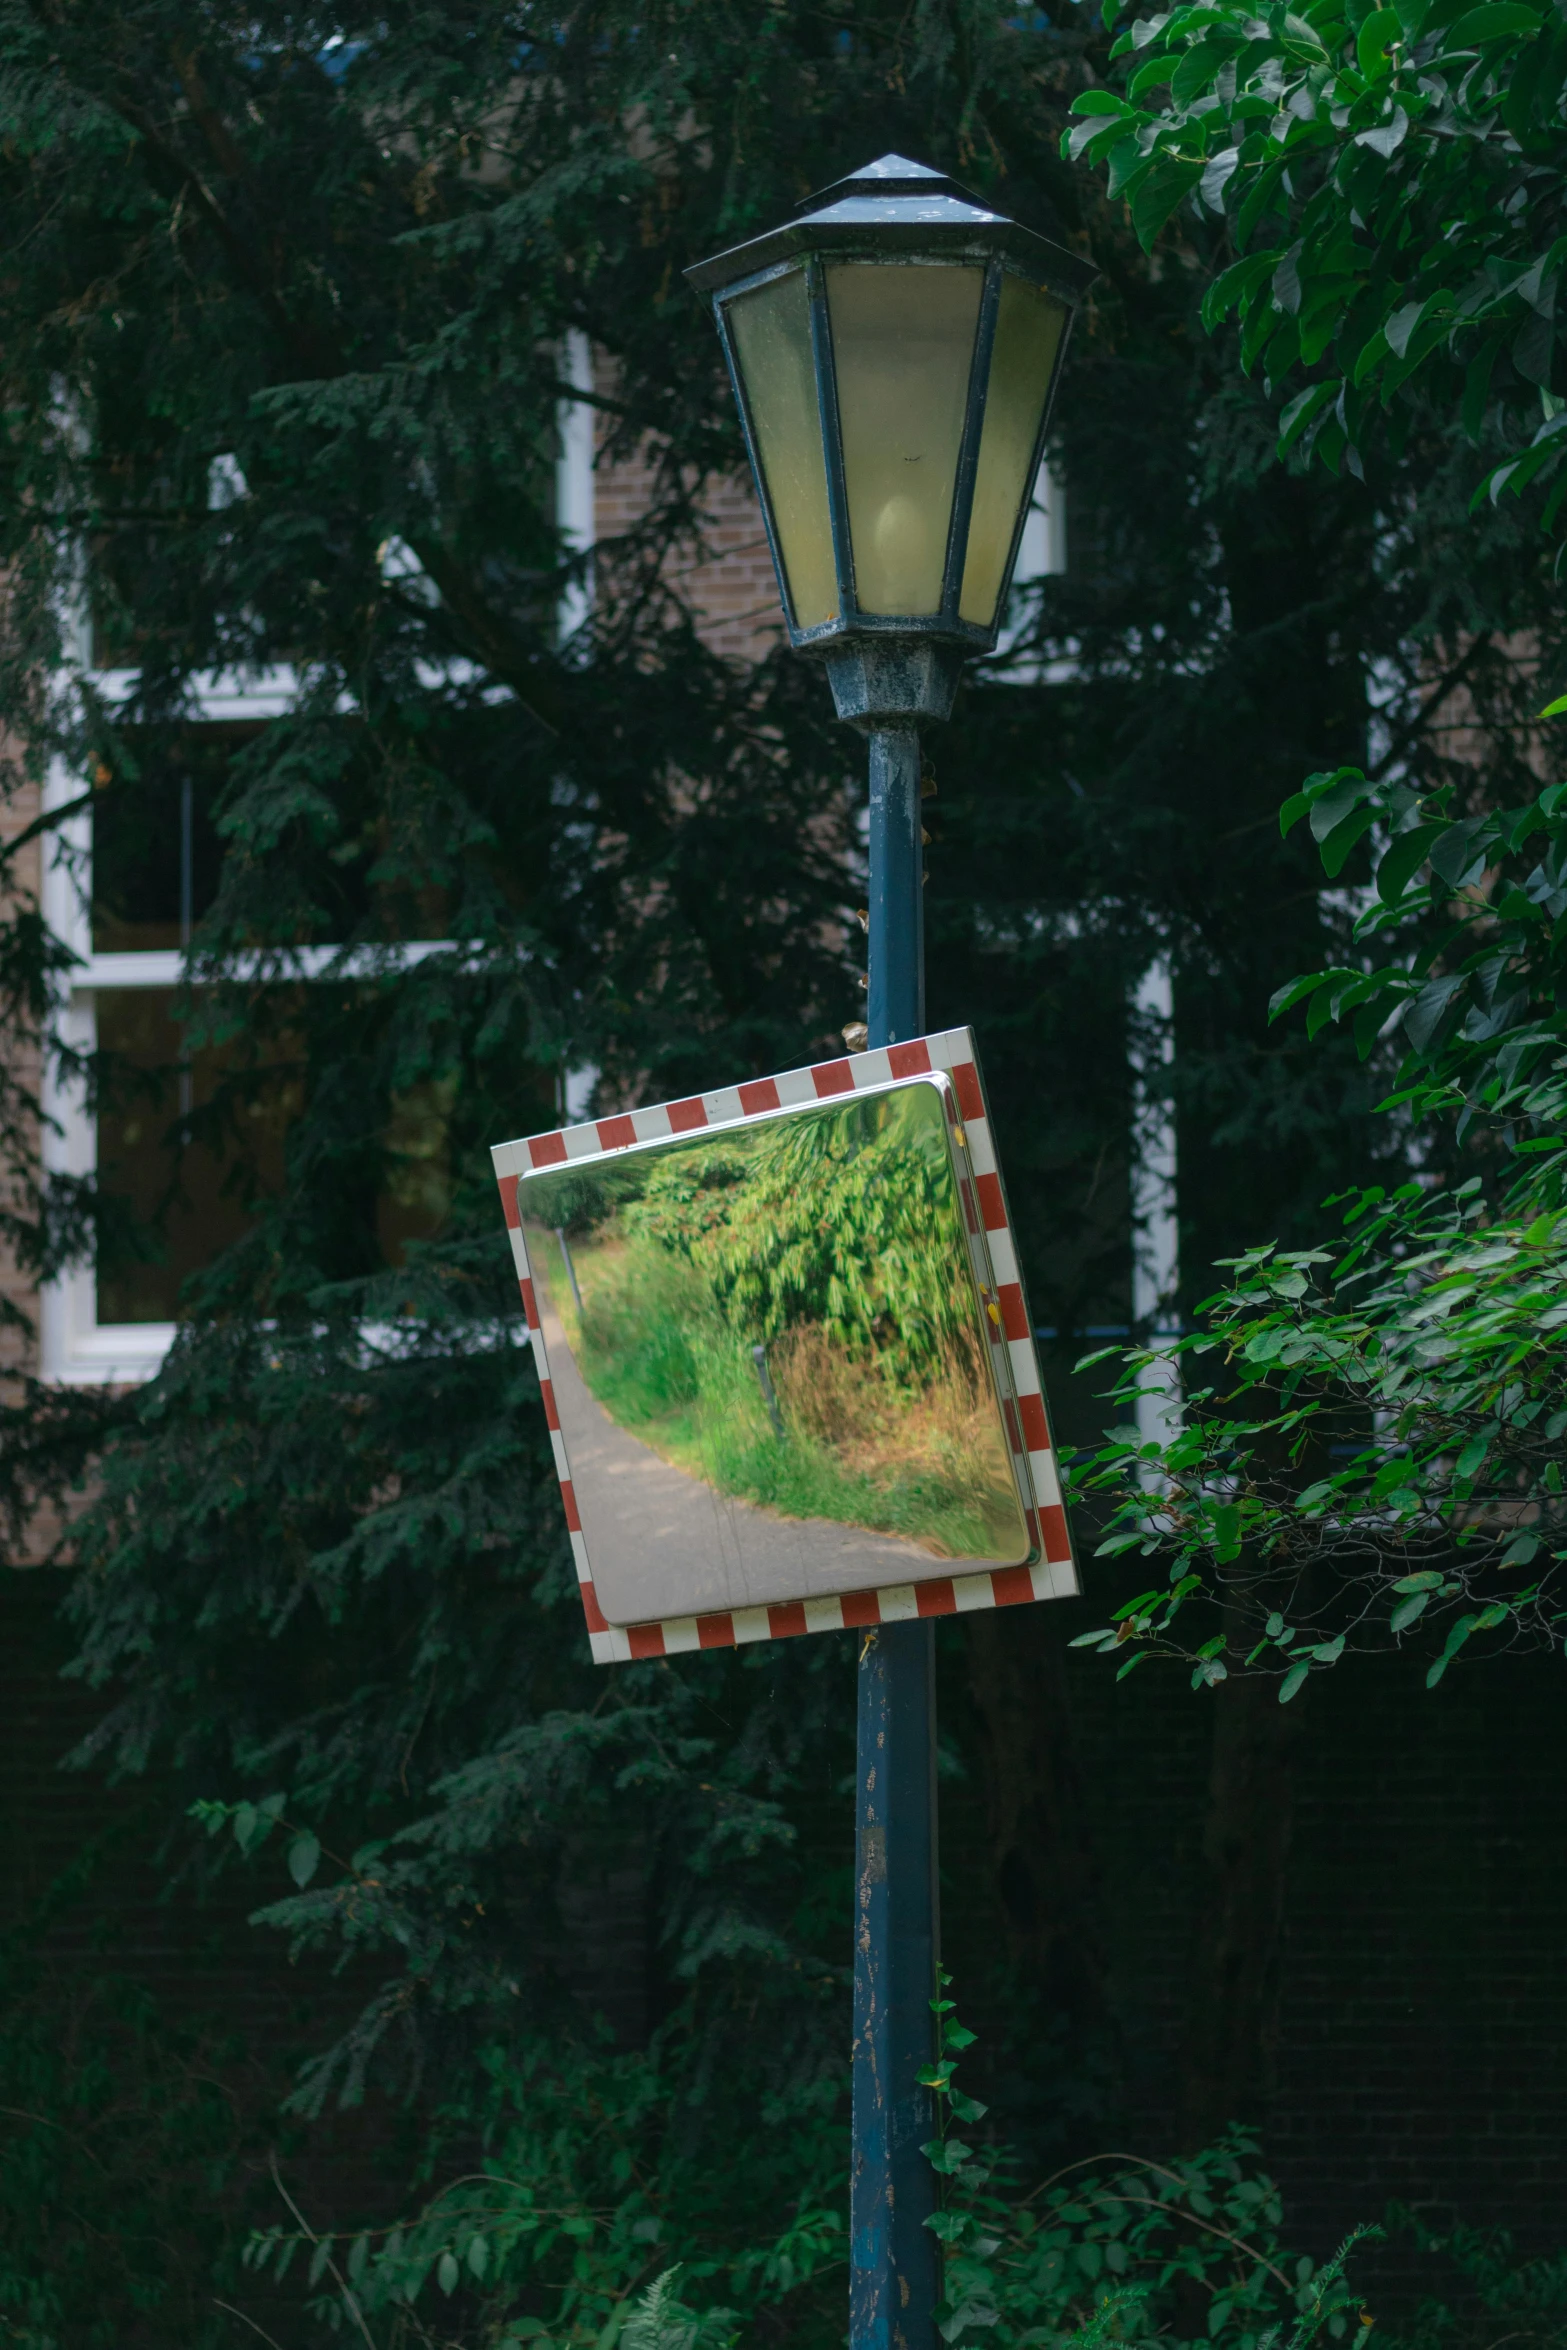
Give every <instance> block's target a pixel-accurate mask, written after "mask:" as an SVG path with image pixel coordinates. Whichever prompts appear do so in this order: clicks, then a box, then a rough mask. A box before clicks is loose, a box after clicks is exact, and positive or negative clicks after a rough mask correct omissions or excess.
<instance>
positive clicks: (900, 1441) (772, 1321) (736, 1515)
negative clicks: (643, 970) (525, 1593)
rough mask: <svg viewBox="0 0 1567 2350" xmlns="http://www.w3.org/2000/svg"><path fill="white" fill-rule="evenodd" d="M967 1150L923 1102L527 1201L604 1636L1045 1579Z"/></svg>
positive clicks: (592, 1177) (800, 1111)
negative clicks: (814, 1603) (668, 1622)
mask: <svg viewBox="0 0 1567 2350" xmlns="http://www.w3.org/2000/svg"><path fill="white" fill-rule="evenodd" d="M960 1135H961V1128H960V1127H959V1125H958V1122H957V1116H956V1109H955V1105H954V1103H953V1099H952V1094H951V1089H950V1086H949V1084H948V1081H947V1080H946V1078H945V1077H944V1076H942V1075H940V1074H933V1075H931V1076H925V1077H920V1078H916V1079H913V1080H909V1081H905V1082H903V1083H897V1084H891V1085H887V1086H883V1087H880V1088H876V1089H874V1090H868V1091H864V1092H860V1093H856V1094H853V1095H850V1096H847V1097H843V1098H839V1099H836V1100H828V1101H823V1102H816V1103H810V1104H807V1105H805V1106H802V1107H797V1108H792V1109H787V1110H783V1111H779V1112H775V1113H772V1114H769V1115H765V1116H762V1117H759V1118H757V1119H755V1120H752V1121H747V1122H744V1123H740V1124H735V1125H731V1126H721V1127H716V1128H709V1129H706V1130H704V1131H701V1132H698V1133H694V1134H690V1135H684V1134H682V1135H677V1136H675V1137H673V1138H671V1139H669V1140H666V1141H659V1142H656V1143H649V1144H642V1145H636V1146H634V1147H632V1148H630V1149H627V1150H623V1151H617V1152H613V1153H609V1154H606V1155H605V1156H603V1157H593V1158H588V1159H579V1160H576V1161H574V1162H572V1163H570V1164H568V1165H564V1166H561V1165H555V1166H551V1167H549V1168H547V1169H544V1170H541V1171H538V1172H535V1173H532V1174H528V1175H524V1176H523V1177H522V1179H521V1181H520V1182H519V1185H518V1194H517V1206H518V1213H519V1215H520V1217H521V1223H522V1232H523V1238H524V1242H525V1245H526V1249H527V1255H528V1260H529V1268H530V1272H531V1275H532V1279H533V1285H534V1294H535V1299H536V1304H537V1310H538V1314H539V1319H540V1324H541V1328H542V1335H543V1339H544V1345H545V1351H546V1354H547V1357H548V1363H549V1376H550V1381H551V1387H552V1390H553V1396H554V1405H555V1411H556V1413H557V1414H558V1417H559V1424H560V1432H561V1437H562V1440H563V1442H564V1445H565V1449H566V1454H567V1459H568V1462H569V1467H570V1475H571V1482H572V1489H573V1493H574V1497H575V1501H576V1507H577V1513H578V1516H579V1517H580V1520H581V1527H582V1534H583V1539H584V1541H585V1543H586V1546H587V1551H588V1557H589V1561H590V1563H591V1568H592V1576H593V1583H594V1590H595V1594H596V1598H597V1603H598V1605H599V1607H600V1608H601V1609H602V1611H603V1613H604V1616H605V1618H606V1620H607V1621H608V1622H609V1623H611V1624H633V1623H645V1622H649V1621H651V1620H653V1619H656V1618H662V1617H671V1616H682V1615H689V1614H693V1613H701V1612H705V1611H707V1610H720V1609H727V1608H738V1607H752V1606H760V1605H766V1604H772V1603H777V1602H782V1601H787V1600H798V1599H811V1598H816V1597H823V1598H825V1597H828V1596H830V1595H832V1594H838V1593H845V1592H851V1591H858V1590H869V1589H877V1588H880V1587H885V1586H887V1585H892V1584H900V1583H913V1582H918V1581H920V1580H921V1579H922V1578H925V1577H931V1576H942V1575H950V1574H951V1573H952V1572H953V1569H954V1567H955V1566H956V1567H958V1568H959V1569H960V1570H963V1569H967V1570H968V1571H971V1572H972V1571H973V1570H975V1569H977V1568H980V1567H997V1566H1011V1565H1019V1564H1021V1563H1023V1562H1024V1561H1025V1560H1028V1559H1029V1558H1030V1557H1031V1555H1033V1554H1032V1553H1031V1549H1030V1542H1029V1534H1028V1527H1027V1521H1026V1518H1025V1514H1024V1503H1025V1492H1026V1489H1025V1488H1023V1487H1021V1486H1020V1479H1025V1478H1026V1475H1027V1472H1026V1469H1025V1467H1024V1466H1023V1463H1022V1462H1021V1460H1020V1459H1019V1458H1018V1457H1017V1456H1015V1455H1014V1454H1013V1452H1012V1449H1011V1446H1010V1445H1009V1443H1008V1439H1007V1432H1006V1421H1005V1418H1004V1416H1003V1409H1002V1402H1001V1395H1000V1392H999V1390H998V1386H997V1378H998V1356H999V1357H1000V1358H1001V1360H1002V1362H1004V1360H1005V1352H1004V1348H1002V1347H1000V1346H999V1345H998V1343H997V1338H998V1336H999V1331H998V1328H997V1325H996V1322H995V1317H994V1314H993V1312H992V1306H993V1300H992V1299H991V1298H989V1297H988V1296H987V1294H986V1291H985V1286H984V1285H985V1283H986V1281H987V1279H988V1268H987V1267H986V1266H985V1264H984V1262H983V1260H981V1262H980V1264H979V1265H978V1266H976V1262H975V1259H974V1256H973V1255H972V1253H971V1243H970V1237H969V1231H968V1225H967V1221H966V1219H965V1216H964V1212H963V1198H962V1192H961V1189H960V1181H959V1178H960V1174H962V1173H963V1172H964V1171H965V1168H964V1162H963V1159H962V1150H963V1145H962V1142H961V1140H960ZM976 1245H978V1246H980V1247H982V1246H983V1243H982V1242H978V1243H976ZM999 1375H1002V1376H1004V1375H1005V1374H1004V1372H1003V1373H1001V1374H999ZM1029 1498H1031V1497H1029Z"/></svg>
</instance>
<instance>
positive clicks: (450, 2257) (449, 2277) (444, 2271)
mask: <svg viewBox="0 0 1567 2350" xmlns="http://www.w3.org/2000/svg"><path fill="white" fill-rule="evenodd" d="M460 2274H461V2271H460V2270H459V2268H458V2266H457V2256H456V2254H455V2253H453V2252H450V2251H447V2252H443V2253H442V2254H441V2257H440V2259H439V2260H438V2261H437V2262H436V2264H435V2281H436V2283H437V2284H438V2285H439V2286H440V2288H441V2291H442V2292H443V2293H455V2291H456V2290H457V2279H458V2277H459V2275H460Z"/></svg>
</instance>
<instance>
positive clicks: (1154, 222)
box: [1131, 155, 1203, 253]
mask: <svg viewBox="0 0 1567 2350" xmlns="http://www.w3.org/2000/svg"><path fill="white" fill-rule="evenodd" d="M1202 175H1203V164H1202V161H1201V159H1199V160H1198V161H1196V162H1190V161H1188V160H1187V159H1186V158H1185V157H1184V156H1180V155H1161V156H1159V157H1157V158H1156V160H1155V161H1154V162H1153V163H1152V164H1151V165H1150V167H1149V169H1148V171H1147V173H1146V174H1145V175H1144V177H1143V178H1142V179H1141V180H1140V181H1139V182H1138V185H1137V187H1136V189H1135V191H1134V192H1133V195H1132V199H1131V206H1132V226H1133V228H1135V229H1136V231H1137V236H1138V242H1139V243H1140V244H1141V246H1142V248H1143V251H1144V252H1145V253H1146V252H1149V251H1151V250H1152V247H1153V242H1154V239H1155V238H1156V237H1157V236H1158V234H1159V231H1160V230H1161V229H1162V228H1163V226H1164V224H1165V222H1166V221H1167V220H1168V219H1169V217H1170V215H1171V213H1172V212H1173V211H1174V210H1175V208H1176V206H1177V204H1179V203H1180V201H1181V199H1182V197H1183V196H1186V195H1189V194H1190V192H1191V190H1192V189H1193V188H1195V187H1196V185H1197V183H1198V181H1199V180H1200V179H1201V178H1202Z"/></svg>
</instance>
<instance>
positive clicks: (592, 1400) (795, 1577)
mask: <svg viewBox="0 0 1567 2350" xmlns="http://www.w3.org/2000/svg"><path fill="white" fill-rule="evenodd" d="M534 1294H535V1297H536V1299H537V1302H538V1308H539V1314H540V1318H541V1320H542V1322H543V1325H544V1344H545V1346H546V1348H547V1349H548V1352H549V1359H550V1381H551V1384H552V1386H553V1388H554V1390H555V1408H556V1410H557V1412H558V1413H559V1414H560V1429H561V1434H562V1436H563V1437H564V1438H565V1440H566V1457H567V1459H568V1460H569V1462H570V1464H571V1483H572V1490H573V1492H574V1493H575V1494H576V1497H577V1511H578V1515H579V1516H580V1517H581V1520H582V1532H583V1536H584V1538H585V1540H586V1542H587V1546H588V1557H589V1560H590V1561H591V1563H592V1568H593V1588H594V1592H595V1595H596V1596H597V1599H598V1603H599V1606H600V1607H601V1608H602V1609H603V1611H604V1613H605V1615H606V1617H607V1618H608V1619H609V1621H610V1622H611V1623H612V1624H635V1623H645V1622H648V1621H650V1620H651V1619H652V1618H654V1617H656V1616H686V1615H693V1614H698V1613H703V1612H705V1611H707V1610H708V1609H719V1608H733V1607H760V1606H764V1605H766V1604H767V1603H768V1602H769V1601H771V1602H777V1601H779V1600H785V1599H826V1598H827V1597H829V1596H830V1595H831V1594H832V1593H834V1592H840V1591H872V1590H875V1589H876V1588H877V1587H878V1585H881V1584H886V1583H912V1582H915V1581H917V1580H919V1579H920V1578H921V1577H923V1576H927V1575H949V1574H951V1573H952V1562H951V1561H950V1560H944V1559H937V1558H932V1556H931V1554H930V1552H929V1551H928V1550H921V1549H920V1548H919V1547H918V1546H917V1544H915V1543H912V1542H900V1541H898V1540H897V1539H896V1537H895V1536H893V1535H890V1534H870V1533H867V1532H866V1531H865V1530H864V1529H863V1528H862V1527H858V1526H840V1525H837V1524H836V1523H834V1522H833V1521H832V1520H830V1519H827V1518H781V1517H778V1516H776V1515H775V1514H774V1513H773V1511H771V1510H766V1509H759V1508H757V1507H756V1505H755V1504H754V1503H752V1502H747V1501H736V1500H734V1499H732V1498H731V1497H730V1496H729V1495H727V1494H722V1493H715V1492H714V1490H713V1488H712V1487H711V1486H710V1485H706V1484H704V1483H703V1482H702V1480H701V1478H699V1477H690V1476H688V1475H687V1474H686V1472H685V1470H684V1469H676V1468H672V1467H671V1466H670V1464H669V1462H668V1461H665V1460H661V1459H660V1458H659V1456H658V1454H657V1453H656V1452H654V1451H653V1450H652V1448H651V1446H649V1445H646V1444H643V1443H642V1442H641V1441H640V1440H639V1439H638V1438H637V1437H635V1436H632V1435H630V1434H628V1433H627V1431H626V1430H625V1429H624V1428H620V1427H617V1426H616V1424H615V1422H614V1421H613V1420H612V1419H611V1418H610V1416H609V1414H608V1413H607V1412H606V1411H605V1409H604V1407H603V1405H602V1404H601V1403H600V1402H599V1401H598V1399H597V1398H596V1397H595V1396H593V1395H591V1394H590V1393H589V1392H588V1388H587V1386H586V1384H585V1382H584V1380H583V1377H582V1374H581V1372H580V1371H579V1370H578V1369H577V1366H576V1363H575V1361H574V1360H573V1359H572V1355H571V1351H570V1349H569V1347H568V1346H567V1344H566V1334H565V1332H564V1330H563V1329H562V1328H561V1325H560V1320H559V1317H558V1316H557V1314H556V1313H555V1310H554V1307H553V1306H552V1304H551V1303H550V1300H549V1298H548V1296H547V1295H546V1293H545V1289H544V1284H543V1283H542V1282H535V1284H534Z"/></svg>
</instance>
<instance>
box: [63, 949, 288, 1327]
mask: <svg viewBox="0 0 1567 2350" xmlns="http://www.w3.org/2000/svg"><path fill="white" fill-rule="evenodd" d="M173 1004H174V998H173V995H172V992H171V991H169V990H167V989H164V988H126V989H124V990H120V989H109V988H104V989H101V990H100V991H99V994H98V1047H99V1050H100V1052H103V1053H106V1054H112V1055H113V1056H114V1057H115V1061H116V1063H117V1064H118V1066H117V1069H116V1072H115V1077H114V1098H113V1100H112V1102H110V1103H106V1104H105V1105H104V1107H102V1108H101V1109H100V1111H99V1114H98V1175H99V1181H100V1183H101V1185H102V1187H103V1189H104V1190H105V1191H107V1192H110V1193H112V1194H113V1195H114V1197H115V1199H116V1200H117V1201H119V1202H120V1203H121V1205H122V1207H123V1209H124V1211H125V1214H126V1217H127V1218H128V1221H129V1227H130V1235H131V1244H132V1249H133V1250H140V1249H144V1250H145V1251H146V1256H147V1261H145V1262H138V1261H136V1260H135V1257H134V1255H133V1254H132V1253H131V1251H130V1250H127V1251H126V1252H124V1253H123V1254H122V1253H121V1252H120V1251H119V1250H116V1251H115V1253H114V1255H113V1256H112V1257H106V1258H105V1259H104V1260H103V1261H101V1262H100V1264H99V1268H98V1319H99V1321H100V1322H172V1321H173V1320H174V1319H175V1318H176V1315H177V1314H178V1311H179V1293H180V1285H181V1283H182V1282H183V1281H184V1280H185V1279H186V1277H187V1275H189V1274H191V1273H194V1272H196V1271H197V1270H198V1269H199V1268H200V1267H201V1266H203V1265H207V1264H210V1263H211V1262H212V1260H213V1259H214V1258H215V1257H216V1256H217V1255H218V1254H219V1253H220V1252H221V1251H222V1250H223V1249H225V1248H227V1247H228V1246H229V1245H230V1244H231V1243H232V1242H233V1241H236V1240H238V1239H239V1238H240V1236H241V1234H242V1233H244V1232H245V1231H246V1230H247V1229H248V1228H249V1225H250V1221H251V1218H250V1214H249V1203H250V1202H251V1201H252V1200H253V1199H254V1198H255V1197H256V1196H257V1194H258V1193H259V1192H265V1191H276V1190H277V1189H279V1188H280V1186H281V1183H282V1177H283V1136H284V1132H285V1129H286V1128H287V1126H288V1123H289V1121H290V1119H291V1118H292V1117H293V1116H294V1115H295V1114H296V1113H297V1110H298V1105H299V1093H298V1083H297V1079H296V1078H295V1077H294V1075H293V1074H292V1072H285V1071H283V1070H276V1071H274V1072H272V1073H270V1074H269V1073H268V1072H267V1071H266V1070H265V1069H263V1070H260V1071H258V1072H256V1073H255V1075H254V1080H253V1082H247V1084H246V1086H245V1088H244V1089H243V1091H242V1092H241V1093H240V1094H239V1096H238V1098H236V1099H235V1100H234V1101H233V1102H232V1104H226V1105H225V1117H224V1127H223V1131H222V1133H221V1134H219V1135H215V1136H212V1137H210V1138H206V1137H204V1138H203V1139H202V1140H201V1141H196V1142H192V1143H191V1144H190V1146H189V1147H188V1148H187V1149H185V1150H183V1151H181V1150H180V1149H179V1148H178V1144H177V1137H176V1134H175V1132H174V1131H173V1130H174V1129H176V1128H177V1126H178V1123H179V1121H180V1118H181V1114H182V1111H183V1110H189V1111H191V1112H199V1111H202V1110H209V1111H210V1110H212V1107H213V1103H214V1098H215V1096H216V1095H217V1094H218V1092H219V1089H220V1086H221V1083H222V1080H223V1079H224V1077H225V1076H229V1077H232V1076H234V1075H235V1073H236V1068H237V1061H236V1056H235V1054H234V1052H233V1049H232V1048H225V1047H216V1048H213V1047H208V1048H206V1049H204V1050H203V1051H201V1052H198V1053H195V1054H193V1055H192V1056H191V1057H190V1059H189V1061H188V1062H186V1063H185V1064H184V1066H183V1068H182V1066H181V1062H182V1054H183V1037H182V1032H181V1029H180V1027H179V1024H178V1022H177V1021H176V1020H175V1018H174V1016H173ZM182 1095H183V1099H182Z"/></svg>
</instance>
